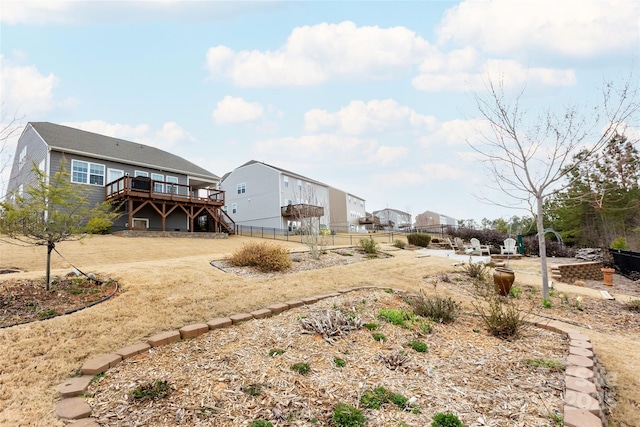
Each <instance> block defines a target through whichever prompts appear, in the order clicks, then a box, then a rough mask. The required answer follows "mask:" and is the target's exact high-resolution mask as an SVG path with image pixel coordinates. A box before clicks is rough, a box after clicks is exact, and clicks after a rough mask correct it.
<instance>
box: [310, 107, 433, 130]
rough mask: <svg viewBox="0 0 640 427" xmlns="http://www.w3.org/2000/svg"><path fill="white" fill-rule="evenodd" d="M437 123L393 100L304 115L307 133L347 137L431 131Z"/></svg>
mask: <svg viewBox="0 0 640 427" xmlns="http://www.w3.org/2000/svg"><path fill="white" fill-rule="evenodd" d="M435 125H436V119H435V118H434V117H432V116H425V115H422V114H419V113H416V112H415V111H414V110H413V109H411V108H409V107H404V106H401V105H399V104H398V103H397V102H396V101H394V100H392V99H385V100H373V101H369V102H367V103H365V102H363V101H351V102H350V103H349V105H347V106H346V107H344V108H342V109H340V110H339V111H337V112H335V113H330V112H328V111H325V110H319V109H316V110H311V111H308V112H307V113H306V114H305V129H306V130H307V131H308V132H317V131H323V130H337V131H339V132H340V133H344V134H347V135H361V134H366V133H370V132H376V133H379V132H387V131H404V130H409V131H411V130H424V129H431V128H433V127H434V126H435Z"/></svg>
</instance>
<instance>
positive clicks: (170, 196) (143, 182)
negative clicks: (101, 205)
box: [105, 176, 224, 206]
mask: <svg viewBox="0 0 640 427" xmlns="http://www.w3.org/2000/svg"><path fill="white" fill-rule="evenodd" d="M128 196H136V197H142V198H150V199H163V200H174V201H181V202H187V201H188V202H196V203H204V204H215V205H219V206H222V205H224V191H222V190H216V189H211V188H194V187H192V186H190V185H185V184H177V183H174V182H166V181H156V180H153V179H150V178H145V177H131V176H123V177H122V178H118V179H116V180H115V181H112V182H110V183H108V184H107V185H105V199H106V200H113V199H118V198H123V197H128Z"/></svg>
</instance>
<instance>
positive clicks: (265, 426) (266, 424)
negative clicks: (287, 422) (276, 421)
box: [250, 418, 273, 427]
mask: <svg viewBox="0 0 640 427" xmlns="http://www.w3.org/2000/svg"><path fill="white" fill-rule="evenodd" d="M250 427H273V424H271V422H270V421H267V420H265V419H262V418H259V419H257V420H253V421H252V422H251V425H250Z"/></svg>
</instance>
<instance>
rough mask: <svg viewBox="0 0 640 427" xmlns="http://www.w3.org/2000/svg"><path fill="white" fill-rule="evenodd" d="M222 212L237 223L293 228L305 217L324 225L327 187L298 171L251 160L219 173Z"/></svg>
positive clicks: (300, 223)
mask: <svg viewBox="0 0 640 427" xmlns="http://www.w3.org/2000/svg"><path fill="white" fill-rule="evenodd" d="M220 187H221V188H222V190H224V191H225V193H226V200H227V203H226V212H227V214H228V215H229V216H230V217H231V218H233V220H234V221H235V223H236V224H238V225H239V226H255V227H267V228H275V229H281V230H288V231H291V232H295V231H296V230H298V229H299V228H300V227H301V226H303V225H304V224H303V223H304V222H305V220H306V219H309V218H318V220H317V221H315V222H316V223H317V226H318V227H320V228H327V227H328V224H329V222H328V220H329V212H330V206H329V187H328V186H327V185H326V184H323V183H321V182H318V181H315V180H313V179H310V178H307V177H304V176H302V175H300V174H297V173H294V172H290V171H287V170H284V169H280V168H278V167H275V166H271V165H268V164H266V163H262V162H258V161H255V160H251V161H249V162H247V163H245V164H243V165H242V166H239V167H237V168H236V169H234V170H233V171H232V172H229V173H227V174H225V175H224V176H223V177H222V182H221V184H220Z"/></svg>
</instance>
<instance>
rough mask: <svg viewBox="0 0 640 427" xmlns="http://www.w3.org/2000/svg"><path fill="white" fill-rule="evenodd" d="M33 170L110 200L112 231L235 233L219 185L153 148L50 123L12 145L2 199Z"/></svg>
mask: <svg viewBox="0 0 640 427" xmlns="http://www.w3.org/2000/svg"><path fill="white" fill-rule="evenodd" d="M34 164H35V165H36V166H37V167H38V168H39V169H40V170H42V171H44V172H45V174H46V175H48V176H51V175H53V174H55V173H56V172H58V171H60V170H61V168H62V166H64V167H65V169H66V170H67V172H68V173H69V174H70V180H71V182H73V183H77V184H82V185H86V186H87V188H89V189H90V190H91V194H90V201H91V202H92V203H99V202H103V201H104V200H109V201H111V202H113V203H114V204H115V205H119V206H120V207H121V209H122V212H123V215H122V216H121V217H120V218H119V219H117V220H116V221H115V222H114V224H113V227H112V231H119V230H125V229H136V230H156V231H214V232H227V233H233V232H234V230H235V225H234V224H233V221H231V219H230V218H228V217H227V216H226V214H225V213H224V212H223V210H222V207H223V206H224V204H225V199H224V192H223V191H221V190H219V189H218V185H219V181H220V178H219V177H218V176H216V175H214V174H212V173H211V172H208V171H207V170H205V169H203V168H201V167H199V166H197V165H195V164H193V163H191V162H189V161H187V160H185V159H183V158H182V157H179V156H176V155H174V154H171V153H168V152H166V151H163V150H160V149H158V148H154V147H150V146H147V145H143V144H139V143H136V142H131V141H125V140H123V139H118V138H111V137H108V136H104V135H99V134H96V133H92V132H86V131H83V130H79V129H74V128H71V127H67V126H61V125H57V124H53V123H48V122H30V123H28V124H27V125H26V126H25V128H24V130H23V132H22V135H21V136H20V139H19V140H18V145H17V147H16V156H15V160H14V164H13V165H12V169H11V175H10V177H9V184H8V194H11V192H17V193H19V194H21V193H23V192H24V191H25V186H26V185H28V184H30V183H33V182H34V180H35V175H34V173H33V171H32V169H33V165H34Z"/></svg>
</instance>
